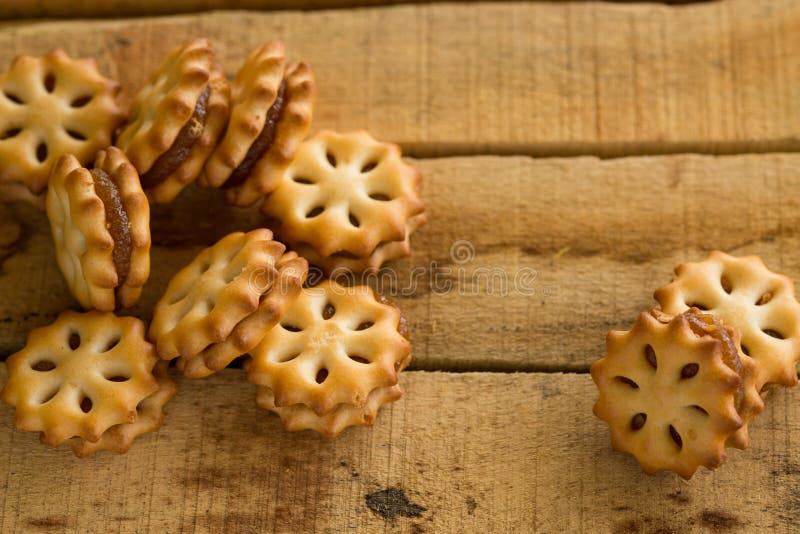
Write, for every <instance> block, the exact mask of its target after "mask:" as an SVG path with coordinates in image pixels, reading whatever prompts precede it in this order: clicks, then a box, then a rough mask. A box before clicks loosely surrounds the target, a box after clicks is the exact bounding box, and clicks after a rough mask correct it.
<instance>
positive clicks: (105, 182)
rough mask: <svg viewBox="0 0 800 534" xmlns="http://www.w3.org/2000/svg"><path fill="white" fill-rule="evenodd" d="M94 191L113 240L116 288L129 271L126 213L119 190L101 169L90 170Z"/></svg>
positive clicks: (129, 256) (128, 225) (128, 234)
mask: <svg viewBox="0 0 800 534" xmlns="http://www.w3.org/2000/svg"><path fill="white" fill-rule="evenodd" d="M89 172H91V174H92V179H93V180H94V190H95V193H97V196H98V197H100V200H102V201H103V206H104V207H105V210H106V229H107V230H108V233H109V234H111V238H112V239H113V240H114V250H113V252H112V257H113V259H114V268H115V269H116V270H117V278H118V283H117V285H118V286H121V285H122V284H123V283H125V280H126V279H127V278H128V273H129V272H130V270H131V228H130V223H129V221H128V213H127V212H126V211H125V208H124V207H123V206H122V200H121V199H120V196H119V188H118V187H117V184H115V183H114V181H113V180H112V179H111V177H110V176H109V175H108V174H107V173H106V172H105V171H103V170H101V169H92V170H91V171H89Z"/></svg>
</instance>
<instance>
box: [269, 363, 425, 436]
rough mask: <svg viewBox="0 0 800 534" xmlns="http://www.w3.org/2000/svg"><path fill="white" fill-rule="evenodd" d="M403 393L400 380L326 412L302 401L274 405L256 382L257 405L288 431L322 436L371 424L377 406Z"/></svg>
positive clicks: (403, 366)
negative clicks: (356, 402) (356, 403)
mask: <svg viewBox="0 0 800 534" xmlns="http://www.w3.org/2000/svg"><path fill="white" fill-rule="evenodd" d="M410 361H411V357H410V355H409V357H407V358H406V360H405V361H404V362H403V363H402V364H401V365H400V370H401V371H402V370H403V369H405V367H406V366H407V365H408V363H409V362H410ZM402 396H403V389H402V388H401V387H400V384H395V385H394V386H387V387H382V388H375V389H373V390H372V391H371V392H370V394H369V395H367V402H365V403H364V405H363V406H354V405H352V404H339V405H337V406H335V407H334V408H333V410H331V411H330V412H328V413H326V414H325V415H317V414H316V413H314V410H312V409H311V408H309V407H308V406H306V405H305V404H293V405H291V406H285V407H278V406H275V396H274V395H273V393H272V390H271V389H269V388H268V387H264V386H259V387H258V394H257V396H256V403H257V404H258V406H259V407H261V408H263V409H265V410H269V411H271V412H273V413H275V414H277V415H278V416H279V417H280V418H281V422H282V423H283V426H284V428H285V429H286V430H288V431H289V432H297V431H300V430H314V431H316V432H319V433H320V434H322V435H323V436H325V437H328V438H335V437H336V436H338V435H339V434H340V433H341V432H342V431H343V430H344V429H346V428H348V427H351V426H372V425H373V424H375V420H376V419H377V417H378V410H380V409H381V407H382V406H383V405H384V404H387V403H390V402H395V401H397V400H399V399H400V398H401V397H402Z"/></svg>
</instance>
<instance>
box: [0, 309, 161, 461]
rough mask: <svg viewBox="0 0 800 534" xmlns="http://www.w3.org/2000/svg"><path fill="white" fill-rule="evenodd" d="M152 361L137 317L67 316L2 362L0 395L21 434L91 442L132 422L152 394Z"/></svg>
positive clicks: (50, 440)
mask: <svg viewBox="0 0 800 534" xmlns="http://www.w3.org/2000/svg"><path fill="white" fill-rule="evenodd" d="M155 363H156V357H155V352H154V350H153V346H152V345H151V344H150V343H148V342H147V341H146V340H145V338H144V323H142V321H140V320H139V319H136V318H133V317H116V316H114V315H113V314H111V313H102V312H98V311H91V312H88V313H84V314H80V313H76V312H73V311H66V312H63V313H62V314H61V315H59V317H58V319H56V321H55V322H54V323H53V324H51V325H49V326H45V327H43V328H37V329H35V330H33V331H31V333H30V334H29V335H28V343H27V345H25V347H24V348H23V349H22V350H21V351H19V352H17V353H15V354H13V355H12V356H10V357H9V358H8V360H7V361H6V366H7V367H8V382H7V383H6V385H5V386H4V387H3V390H2V392H0V398H2V400H3V402H5V403H7V404H10V405H11V406H14V407H15V408H16V414H15V418H14V420H15V423H16V426H17V428H18V429H19V430H23V431H30V432H40V433H41V438H42V441H43V442H44V443H46V444H48V445H53V446H55V445H59V444H61V443H63V442H65V441H66V440H68V439H70V438H73V437H79V438H82V439H84V440H86V441H90V442H96V441H98V440H99V439H100V438H101V436H102V435H103V433H104V432H106V431H107V430H108V429H109V428H111V427H113V426H114V425H119V424H123V423H133V422H134V421H136V417H137V414H136V407H137V406H138V405H139V403H140V402H141V401H142V400H144V399H145V398H147V397H148V396H150V395H152V394H153V393H155V392H156V390H157V389H158V382H157V381H156V379H155V377H154V376H153V373H152V370H153V366H154V365H155Z"/></svg>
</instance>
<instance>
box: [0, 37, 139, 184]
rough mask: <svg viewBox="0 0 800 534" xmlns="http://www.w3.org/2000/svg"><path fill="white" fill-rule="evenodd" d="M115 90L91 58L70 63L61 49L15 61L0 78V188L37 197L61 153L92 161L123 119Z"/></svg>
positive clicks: (107, 142) (116, 87) (117, 90)
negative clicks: (0, 186) (20, 186)
mask: <svg viewBox="0 0 800 534" xmlns="http://www.w3.org/2000/svg"><path fill="white" fill-rule="evenodd" d="M119 89H120V86H119V84H118V83H117V82H115V81H113V80H110V79H108V78H105V77H103V76H102V75H101V74H100V71H99V70H97V65H96V64H95V61H94V59H71V58H70V57H69V56H67V54H66V53H65V52H64V51H63V50H61V49H56V50H54V51H52V52H50V53H49V54H47V55H45V56H41V57H31V56H18V57H17V58H15V59H14V61H12V63H11V67H10V68H9V70H8V72H5V73H2V74H0V184H3V185H5V186H7V187H3V188H0V189H2V190H3V191H4V192H10V193H12V194H13V195H14V197H15V198H21V197H24V196H25V195H24V193H23V192H22V191H21V190H20V189H19V188H13V187H11V186H12V185H13V184H24V185H25V186H26V187H27V189H28V190H29V192H30V193H31V194H32V195H39V194H41V193H42V192H43V191H44V189H45V187H47V177H48V173H49V171H50V167H51V165H52V163H53V162H54V161H55V160H56V159H58V157H59V156H61V155H62V154H73V155H74V156H75V157H76V158H77V160H78V161H79V162H80V163H81V164H84V165H85V164H87V163H89V162H91V161H92V158H94V156H95V153H96V152H97V151H98V150H100V149H102V148H105V147H107V146H108V145H110V144H111V140H112V134H113V132H114V129H115V128H116V127H117V126H118V125H119V124H120V123H121V122H122V121H123V120H124V118H125V115H124V113H123V110H122V108H121V107H120V105H119V103H118V102H117V95H118V93H119ZM30 198H32V197H30Z"/></svg>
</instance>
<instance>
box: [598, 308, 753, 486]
mask: <svg viewBox="0 0 800 534" xmlns="http://www.w3.org/2000/svg"><path fill="white" fill-rule="evenodd" d="M757 372H758V370H757V364H756V363H755V361H754V360H753V359H752V358H749V357H747V356H746V355H744V354H743V353H741V352H740V350H739V347H738V336H737V333H736V331H735V329H733V328H731V327H729V326H724V325H723V324H722V323H721V322H720V321H719V319H717V318H716V317H714V316H712V315H709V314H703V313H701V312H700V311H699V310H697V309H692V310H689V311H687V312H685V313H683V314H680V315H677V316H674V317H673V316H669V315H666V314H663V313H662V312H660V311H659V310H651V311H650V312H646V313H642V314H640V315H639V317H638V319H637V321H636V323H635V324H634V326H633V328H632V329H631V330H628V331H612V332H609V334H608V337H607V338H606V357H605V358H603V359H601V360H599V361H597V362H595V363H594V364H593V365H592V367H591V375H592V379H593V380H594V382H595V384H596V385H597V388H598V389H599V391H600V396H599V398H598V400H597V403H596V404H595V406H594V413H595V415H596V416H597V417H598V418H600V419H602V420H603V421H605V422H606V423H608V425H609V427H610V429H611V444H612V447H613V448H614V449H615V450H617V451H621V452H627V453H630V454H632V455H633V456H634V457H635V458H636V459H637V461H638V462H639V465H640V466H641V467H642V470H643V471H644V472H645V473H647V474H653V473H655V472H656V471H661V470H669V471H674V472H676V473H677V474H679V475H680V476H681V477H683V478H685V479H689V478H691V476H692V475H693V474H694V472H695V471H696V470H697V468H698V467H700V466H704V467H706V468H708V469H715V468H717V467H719V466H720V465H721V464H722V463H723V462H724V461H725V459H726V458H727V453H726V452H725V447H726V446H736V447H745V446H746V445H747V441H748V436H747V430H746V425H747V422H748V421H749V420H750V419H751V418H752V417H753V416H754V415H755V414H757V413H759V412H760V411H761V410H763V407H764V404H763V401H762V399H761V396H760V395H759V392H758V388H757V387H756V376H757Z"/></svg>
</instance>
